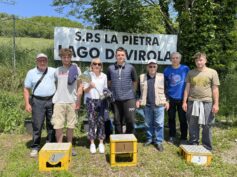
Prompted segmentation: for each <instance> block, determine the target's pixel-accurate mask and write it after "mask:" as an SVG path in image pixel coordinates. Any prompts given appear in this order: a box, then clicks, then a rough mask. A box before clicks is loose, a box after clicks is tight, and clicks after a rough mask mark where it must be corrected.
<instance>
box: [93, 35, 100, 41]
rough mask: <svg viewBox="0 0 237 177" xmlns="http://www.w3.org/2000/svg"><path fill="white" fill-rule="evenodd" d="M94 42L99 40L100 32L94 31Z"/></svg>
mask: <svg viewBox="0 0 237 177" xmlns="http://www.w3.org/2000/svg"><path fill="white" fill-rule="evenodd" d="M94 42H96V43H98V42H100V33H96V34H95V40H94Z"/></svg>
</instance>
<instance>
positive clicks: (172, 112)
mask: <svg viewBox="0 0 237 177" xmlns="http://www.w3.org/2000/svg"><path fill="white" fill-rule="evenodd" d="M180 62H181V54H180V53H179V52H174V53H172V54H171V63H172V65H171V66H168V67H166V68H165V70H164V76H165V86H166V96H167V98H168V100H169V102H170V108H169V110H168V124H169V141H168V142H169V143H170V144H173V143H174V142H175V137H176V121H175V117H176V110H177V111H178V116H179V122H180V131H181V137H180V139H181V144H182V143H185V142H186V140H187V126H188V125H187V119H186V113H185V112H184V110H183V108H182V101H183V95H184V89H185V79H186V76H187V74H188V71H189V67H188V66H186V65H182V64H180Z"/></svg>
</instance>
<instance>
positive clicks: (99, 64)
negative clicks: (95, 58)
mask: <svg viewBox="0 0 237 177" xmlns="http://www.w3.org/2000/svg"><path fill="white" fill-rule="evenodd" d="M92 64H93V65H94V66H96V65H98V66H101V63H92Z"/></svg>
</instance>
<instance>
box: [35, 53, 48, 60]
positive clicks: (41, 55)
mask: <svg viewBox="0 0 237 177" xmlns="http://www.w3.org/2000/svg"><path fill="white" fill-rule="evenodd" d="M38 58H47V59H48V56H47V55H45V54H44V53H39V54H38V55H37V56H36V59H38Z"/></svg>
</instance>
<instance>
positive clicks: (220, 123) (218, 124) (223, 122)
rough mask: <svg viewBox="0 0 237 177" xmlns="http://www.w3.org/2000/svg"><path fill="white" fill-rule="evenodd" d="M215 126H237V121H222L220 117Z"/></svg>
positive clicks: (224, 127)
mask: <svg viewBox="0 0 237 177" xmlns="http://www.w3.org/2000/svg"><path fill="white" fill-rule="evenodd" d="M213 127H217V128H220V129H224V130H225V129H227V128H229V127H233V128H234V127H237V121H234V122H231V121H230V122H227V121H220V120H218V119H216V121H215V123H214V125H213Z"/></svg>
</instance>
